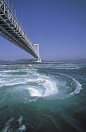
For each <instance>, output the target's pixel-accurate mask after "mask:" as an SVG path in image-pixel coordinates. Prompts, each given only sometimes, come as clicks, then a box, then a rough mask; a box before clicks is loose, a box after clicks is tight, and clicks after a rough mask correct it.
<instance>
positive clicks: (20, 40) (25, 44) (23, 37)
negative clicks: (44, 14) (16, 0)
mask: <svg viewBox="0 0 86 132" xmlns="http://www.w3.org/2000/svg"><path fill="white" fill-rule="evenodd" d="M0 35H1V36H2V37H4V38H6V39H8V40H9V41H11V42H12V43H14V44H15V45H17V46H18V47H20V48H22V49H23V50H25V51H26V52H28V53H30V54H31V55H32V56H34V57H35V58H36V59H37V60H38V61H40V60H41V59H40V57H39V54H38V53H37V51H36V50H35V47H34V45H33V44H32V43H31V41H30V39H29V38H28V36H27V34H26V33H25V31H24V29H23V27H22V26H21V25H20V24H19V22H18V20H17V18H16V17H15V16H14V15H13V13H12V11H11V10H10V8H9V6H8V4H7V3H6V2H5V1H0Z"/></svg>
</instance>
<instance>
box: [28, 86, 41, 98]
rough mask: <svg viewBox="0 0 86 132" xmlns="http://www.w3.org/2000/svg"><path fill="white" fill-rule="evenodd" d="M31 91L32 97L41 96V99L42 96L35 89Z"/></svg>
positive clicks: (30, 89)
mask: <svg viewBox="0 0 86 132" xmlns="http://www.w3.org/2000/svg"><path fill="white" fill-rule="evenodd" d="M29 91H30V95H31V96H39V97H40V96H42V95H41V94H40V92H39V91H38V90H37V89H35V88H29Z"/></svg>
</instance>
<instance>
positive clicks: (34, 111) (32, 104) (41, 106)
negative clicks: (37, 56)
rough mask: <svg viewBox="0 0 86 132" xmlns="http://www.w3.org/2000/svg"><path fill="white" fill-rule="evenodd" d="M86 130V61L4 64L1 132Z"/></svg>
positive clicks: (1, 69) (0, 74)
mask: <svg viewBox="0 0 86 132" xmlns="http://www.w3.org/2000/svg"><path fill="white" fill-rule="evenodd" d="M24 131H25V132H86V63H49V64H26V65H25V64H22V65H19V64H16V65H0V132H24Z"/></svg>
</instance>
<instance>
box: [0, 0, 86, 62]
mask: <svg viewBox="0 0 86 132" xmlns="http://www.w3.org/2000/svg"><path fill="white" fill-rule="evenodd" d="M12 2H13V4H14V7H15V9H16V11H17V14H18V16H19V18H20V20H21V22H22V24H23V27H24V29H25V30H26V33H27V35H28V37H29V38H30V40H31V42H32V43H39V45H40V56H41V59H43V60H52V59H53V60H63V59H76V58H86V0H12ZM23 58H28V59H29V58H33V57H32V56H31V55H30V54H28V53H27V52H25V51H23V50H22V49H20V48H19V47H17V46H15V45H14V44H12V43H11V42H9V41H7V40H6V39H4V38H2V37H1V36H0V60H16V59H23Z"/></svg>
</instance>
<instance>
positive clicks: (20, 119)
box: [17, 116, 23, 125]
mask: <svg viewBox="0 0 86 132" xmlns="http://www.w3.org/2000/svg"><path fill="white" fill-rule="evenodd" d="M17 121H18V122H19V124H20V125H21V123H22V121H23V116H20V118H19V119H18V120H17Z"/></svg>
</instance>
